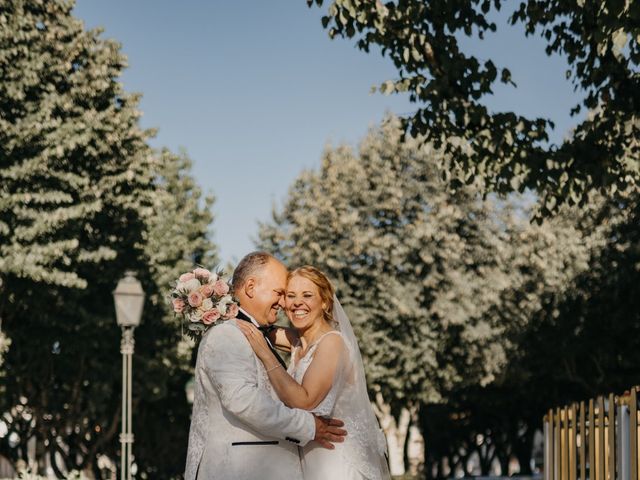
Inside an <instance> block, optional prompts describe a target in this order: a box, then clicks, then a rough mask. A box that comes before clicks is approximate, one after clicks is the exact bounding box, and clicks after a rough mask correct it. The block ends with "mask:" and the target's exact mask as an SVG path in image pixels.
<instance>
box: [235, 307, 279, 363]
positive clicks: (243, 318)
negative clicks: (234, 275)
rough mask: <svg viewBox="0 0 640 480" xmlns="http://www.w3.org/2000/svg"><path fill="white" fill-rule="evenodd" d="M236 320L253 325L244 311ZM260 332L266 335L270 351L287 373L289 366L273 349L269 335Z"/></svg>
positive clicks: (240, 312) (239, 312)
mask: <svg viewBox="0 0 640 480" xmlns="http://www.w3.org/2000/svg"><path fill="white" fill-rule="evenodd" d="M236 318H237V319H238V320H242V321H244V322H249V323H253V322H252V321H251V319H250V318H249V316H248V315H246V314H245V313H244V312H243V311H242V310H238V315H236ZM260 332H261V333H262V335H264V338H265V339H266V340H267V346H268V347H269V350H271V352H272V353H273V354H274V355H275V356H276V360H278V362H279V363H280V365H282V368H284V370H285V372H286V371H287V364H286V363H284V360H283V359H282V357H281V356H280V355H278V352H277V351H276V349H275V348H273V346H272V345H271V341H270V340H269V337H268V336H267V333H266V332H265V331H264V330H260Z"/></svg>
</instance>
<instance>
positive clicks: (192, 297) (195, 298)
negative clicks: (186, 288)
mask: <svg viewBox="0 0 640 480" xmlns="http://www.w3.org/2000/svg"><path fill="white" fill-rule="evenodd" d="M203 300H204V297H203V296H202V294H201V293H200V292H191V293H190V294H189V305H191V306H192V307H194V308H196V307H199V306H200V305H202V301H203Z"/></svg>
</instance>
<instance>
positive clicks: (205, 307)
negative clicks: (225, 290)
mask: <svg viewBox="0 0 640 480" xmlns="http://www.w3.org/2000/svg"><path fill="white" fill-rule="evenodd" d="M212 308H213V301H212V300H211V299H210V298H205V299H204V301H203V302H202V310H204V311H205V312H206V311H207V310H211V309H212Z"/></svg>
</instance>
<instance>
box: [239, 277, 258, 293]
mask: <svg viewBox="0 0 640 480" xmlns="http://www.w3.org/2000/svg"><path fill="white" fill-rule="evenodd" d="M242 288H243V289H244V294H245V295H246V296H247V297H249V298H253V295H254V294H255V290H256V279H255V278H253V277H249V278H248V279H247V281H246V282H244V287H242Z"/></svg>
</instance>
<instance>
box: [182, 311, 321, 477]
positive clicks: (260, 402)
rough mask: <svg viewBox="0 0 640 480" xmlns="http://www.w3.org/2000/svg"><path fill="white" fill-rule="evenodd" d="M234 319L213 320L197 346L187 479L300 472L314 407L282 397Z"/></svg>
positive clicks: (312, 425)
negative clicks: (293, 404)
mask: <svg viewBox="0 0 640 480" xmlns="http://www.w3.org/2000/svg"><path fill="white" fill-rule="evenodd" d="M236 321H237V320H235V319H234V320H228V321H226V322H224V323H222V324H220V325H217V326H215V327H212V328H210V329H209V330H208V331H207V332H206V333H205V334H204V336H203V338H202V341H201V343H200V347H199V349H198V358H197V361H196V372H195V396H194V402H193V413H192V417H191V430H190V432H189V447H188V450H187V465H186V470H185V480H196V479H198V480H217V479H220V480H227V479H228V480H232V479H238V480H243V479H246V480H251V479H264V480H271V479H273V480H276V479H278V480H280V479H283V478H286V479H288V480H295V479H302V471H301V467H300V457H299V453H298V446H304V445H306V444H307V443H308V442H309V441H311V440H313V437H314V436H315V420H314V418H313V415H312V414H311V413H309V412H307V411H304V410H298V409H292V408H289V407H287V406H286V405H284V404H283V403H282V402H281V401H280V400H279V399H278V398H277V396H276V395H275V393H274V391H273V388H272V386H271V384H270V383H269V377H268V375H267V373H266V371H265V368H264V366H263V365H262V362H261V361H260V360H259V359H258V357H257V356H256V355H255V354H254V352H253V350H252V349H251V346H250V345H249V342H248V341H247V339H246V338H245V336H244V334H243V333H242V331H241V330H240V329H239V328H238V327H237V325H236Z"/></svg>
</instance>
